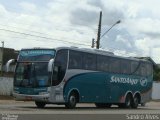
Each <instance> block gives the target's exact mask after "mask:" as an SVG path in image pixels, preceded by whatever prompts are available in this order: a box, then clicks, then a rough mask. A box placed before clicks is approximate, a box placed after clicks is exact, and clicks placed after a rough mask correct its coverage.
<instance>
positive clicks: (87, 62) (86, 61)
mask: <svg viewBox="0 0 160 120" xmlns="http://www.w3.org/2000/svg"><path fill="white" fill-rule="evenodd" d="M83 69H86V70H96V55H94V54H90V53H83Z"/></svg>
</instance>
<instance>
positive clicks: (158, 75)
mask: <svg viewBox="0 0 160 120" xmlns="http://www.w3.org/2000/svg"><path fill="white" fill-rule="evenodd" d="M153 80H154V81H159V82H160V68H159V67H156V68H154V71H153Z"/></svg>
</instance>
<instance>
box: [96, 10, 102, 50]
mask: <svg viewBox="0 0 160 120" xmlns="http://www.w3.org/2000/svg"><path fill="white" fill-rule="evenodd" d="M101 21H102V11H100V16H99V24H98V33H97V42H96V43H97V44H96V48H97V49H99V45H100V37H101Z"/></svg>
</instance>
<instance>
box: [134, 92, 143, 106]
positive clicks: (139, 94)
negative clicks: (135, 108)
mask: <svg viewBox="0 0 160 120" xmlns="http://www.w3.org/2000/svg"><path fill="white" fill-rule="evenodd" d="M135 96H137V97H138V98H139V101H138V103H139V104H140V103H141V99H142V98H141V93H140V92H139V91H136V92H135V93H134V95H133V97H135Z"/></svg>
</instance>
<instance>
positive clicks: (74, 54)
mask: <svg viewBox="0 0 160 120" xmlns="http://www.w3.org/2000/svg"><path fill="white" fill-rule="evenodd" d="M69 68H70V69H81V68H82V53H81V52H78V51H70V52H69Z"/></svg>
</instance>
